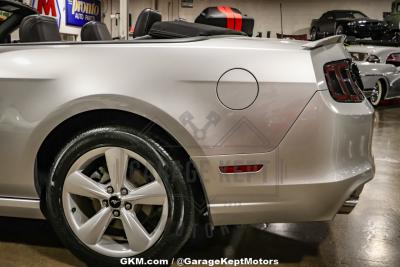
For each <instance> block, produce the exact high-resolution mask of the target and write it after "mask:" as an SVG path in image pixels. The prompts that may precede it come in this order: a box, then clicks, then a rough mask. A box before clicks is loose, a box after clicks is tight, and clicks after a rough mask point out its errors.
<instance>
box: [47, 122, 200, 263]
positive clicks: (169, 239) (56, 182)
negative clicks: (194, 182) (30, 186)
mask: <svg viewBox="0 0 400 267" xmlns="http://www.w3.org/2000/svg"><path fill="white" fill-rule="evenodd" d="M106 146H116V147H122V148H125V149H128V150H131V151H134V152H135V153H137V154H139V155H141V156H142V157H143V158H145V159H146V160H147V161H148V162H150V163H151V165H152V166H153V167H154V168H155V169H156V171H157V172H158V174H159V175H160V177H161V179H162V181H163V183H164V185H165V190H166V192H167V195H168V205H169V209H168V219H167V222H166V225H165V229H164V232H163V233H162V235H161V237H160V238H159V240H158V241H157V242H156V243H155V244H154V245H153V246H152V247H150V248H149V249H148V250H146V251H144V252H143V253H141V254H139V255H136V256H135V257H139V258H145V259H146V258H147V259H150V258H151V259H170V258H172V257H173V256H174V255H175V254H176V253H177V252H178V251H179V250H180V249H181V247H182V246H183V245H184V244H185V243H186V241H187V240H188V239H189V237H190V234H191V232H192V228H193V225H194V223H195V217H194V205H193V203H194V202H193V196H192V192H191V189H190V187H189V186H188V184H187V183H186V181H185V179H184V178H183V175H182V173H181V171H180V170H179V166H178V165H177V164H176V163H175V161H174V160H173V159H172V157H171V156H170V155H169V154H168V152H167V151H166V150H165V149H163V147H161V146H160V145H159V144H158V143H157V142H155V141H154V139H153V138H151V137H149V136H146V135H143V134H141V133H138V132H136V131H135V130H132V129H127V128H123V127H115V126H113V127H102V128H98V129H92V130H88V131H86V132H84V133H82V134H80V135H78V136H76V137H75V138H74V139H73V140H72V141H71V142H70V143H68V144H67V145H66V146H65V147H64V148H63V149H62V151H61V152H60V153H59V154H58V156H57V157H56V159H55V162H54V164H53V166H52V169H51V172H50V179H49V181H48V184H47V188H46V194H47V203H46V204H47V211H48V212H47V213H48V214H47V216H48V220H49V221H50V223H51V225H52V227H53V228H54V230H55V232H56V233H57V235H58V237H59V238H60V240H61V241H62V242H63V244H64V245H65V246H66V247H67V248H68V249H70V250H71V252H72V253H73V254H75V255H76V256H77V257H78V258H80V259H81V260H83V261H84V262H86V263H87V264H88V265H89V266H92V265H93V266H120V258H117V257H109V256H104V255H101V254H99V253H97V252H95V251H93V250H91V249H89V248H88V247H87V246H86V245H85V244H83V243H82V242H81V241H80V239H79V238H78V237H77V236H76V235H75V234H74V233H73V232H72V230H71V228H70V226H69V225H68V222H67V220H66V217H65V214H64V211H63V204H62V190H63V186H64V180H65V177H66V175H67V172H68V170H69V169H70V167H71V165H72V164H73V163H74V162H75V161H76V160H77V159H78V158H79V157H80V156H81V155H83V154H84V153H86V152H88V151H90V150H92V149H95V148H99V147H106Z"/></svg>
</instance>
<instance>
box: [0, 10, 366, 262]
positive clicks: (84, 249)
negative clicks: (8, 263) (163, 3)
mask: <svg viewBox="0 0 400 267" xmlns="http://www.w3.org/2000/svg"><path fill="white" fill-rule="evenodd" d="M147 21H149V20H147ZM54 25H55V24H54V23H53V22H52V21H51V20H50V19H44V18H43V17H40V16H37V15H34V16H28V17H26V18H25V19H24V20H23V21H22V23H21V26H20V38H21V43H17V44H2V45H0V62H1V66H0V169H1V170H2V171H1V176H0V215H1V216H16V217H23V218H46V219H48V220H49V221H50V223H51V224H52V226H53V227H54V229H55V231H56V233H57V234H58V236H59V237H60V239H61V240H62V242H63V243H64V244H65V246H66V247H68V248H69V249H70V250H71V251H72V252H73V253H74V254H75V255H77V256H78V257H79V258H81V259H83V260H85V261H86V262H88V263H91V264H100V265H105V266H113V265H118V264H119V258H121V257H143V258H170V257H172V256H173V255H175V254H176V253H177V251H178V250H179V249H180V248H181V247H182V246H183V245H184V244H185V243H186V241H187V240H188V239H189V238H190V236H191V233H192V231H193V229H194V226H195V225H196V224H202V223H203V224H204V223H210V224H212V225H213V226H219V225H233V224H254V223H262V222H299V221H325V220H331V219H333V218H334V217H335V215H336V214H337V213H349V212H350V211H351V209H352V208H353V207H354V206H355V205H356V204H357V202H358V197H359V195H360V193H361V191H362V188H363V186H364V184H365V183H367V182H368V181H370V180H371V179H372V178H373V176H374V160H373V157H372V154H371V138H372V121H373V113H374V111H373V108H372V106H371V105H370V104H369V103H368V102H367V101H366V100H365V99H364V96H363V94H362V92H361V91H360V89H359V87H358V86H357V83H356V82H355V78H356V77H355V76H356V75H357V73H354V72H353V71H352V69H351V60H350V59H349V58H348V56H347V55H348V54H347V53H346V51H345V49H344V47H343V44H342V37H340V36H334V37H330V38H327V39H323V40H319V41H316V42H311V43H306V42H299V41H290V40H274V39H270V40H268V39H252V38H249V37H246V36H243V35H242V33H240V32H234V31H231V30H226V29H222V28H217V27H213V26H208V25H199V24H195V23H188V22H184V21H177V22H155V23H154V24H153V25H152V26H151V27H149V26H148V25H146V27H144V28H145V29H149V28H150V30H146V31H144V32H145V35H143V36H139V37H137V39H135V40H132V41H127V42H122V41H121V42H112V41H98V42H81V43H62V42H49V41H52V40H53V39H58V37H57V34H56V30H55V29H56V26H54ZM26 27H29V28H26ZM27 29H29V31H28V30H27ZM93 29H94V30H99V28H97V27H93ZM136 30H139V28H137V27H136ZM38 32H40V35H39V34H37V33H38ZM138 35H139V34H138ZM91 36H96V34H93V35H91ZM178 37H179V38H178ZM85 38H86V37H84V38H83V39H85ZM31 40H34V42H32V41H31ZM3 230H4V229H3Z"/></svg>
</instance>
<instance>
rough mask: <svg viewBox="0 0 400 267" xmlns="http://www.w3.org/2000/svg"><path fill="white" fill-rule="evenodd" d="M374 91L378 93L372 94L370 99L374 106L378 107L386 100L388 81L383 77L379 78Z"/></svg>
mask: <svg viewBox="0 0 400 267" xmlns="http://www.w3.org/2000/svg"><path fill="white" fill-rule="evenodd" d="M374 91H376V94H375V95H374V96H371V97H370V98H369V101H370V102H371V104H372V105H373V106H374V107H378V106H379V105H380V104H381V103H382V101H383V100H385V95H386V82H385V81H384V80H382V79H379V80H377V81H376V84H375V89H374Z"/></svg>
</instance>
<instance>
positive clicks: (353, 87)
mask: <svg viewBox="0 0 400 267" xmlns="http://www.w3.org/2000/svg"><path fill="white" fill-rule="evenodd" d="M324 73H325V79H326V82H327V84H328V89H329V92H330V93H331V95H332V97H333V99H335V100H336V101H338V102H345V103H359V102H362V101H363V100H364V95H363V93H362V82H361V79H360V74H359V71H358V68H357V66H356V65H355V64H352V63H351V61H350V60H340V61H335V62H330V63H327V64H325V66H324Z"/></svg>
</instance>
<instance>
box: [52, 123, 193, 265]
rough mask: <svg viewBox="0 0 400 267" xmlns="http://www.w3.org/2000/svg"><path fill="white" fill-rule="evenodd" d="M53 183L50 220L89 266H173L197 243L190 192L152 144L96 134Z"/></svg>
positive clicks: (64, 161)
mask: <svg viewBox="0 0 400 267" xmlns="http://www.w3.org/2000/svg"><path fill="white" fill-rule="evenodd" d="M50 177H51V179H50V180H49V184H48V187H47V216H48V219H49V220H50V222H51V223H52V225H53V228H54V229H55V231H56V232H57V234H58V235H59V237H60V238H61V240H62V241H63V242H64V244H65V245H66V246H67V247H68V248H69V249H71V251H72V252H74V253H75V255H77V256H78V257H80V258H81V259H83V260H84V261H86V262H87V263H89V264H96V265H99V264H100V265H102V266H103V265H104V266H114V265H115V266H117V265H118V264H119V259H120V258H121V257H142V258H170V257H172V256H173V255H174V254H175V253H176V252H177V251H178V250H179V249H180V248H181V247H182V246H183V245H184V244H185V243H186V241H187V240H188V238H189V237H190V234H191V232H192V228H193V225H194V205H193V204H194V203H193V197H192V193H191V188H190V185H188V184H187V182H186V181H185V179H184V177H183V175H182V173H181V171H180V169H179V166H178V165H177V164H176V160H174V159H173V158H172V157H171V155H170V154H169V153H168V152H167V149H165V148H163V147H161V146H160V145H159V144H158V143H157V142H156V141H155V140H154V139H152V138H151V136H147V135H142V134H140V133H137V132H136V131H134V130H131V129H126V128H119V127H110V128H105V127H103V128H99V129H91V130H88V131H86V132H84V133H82V134H80V135H79V136H78V137H76V138H74V139H73V140H72V141H71V142H70V143H69V144H68V145H66V147H65V148H64V149H63V150H62V151H61V152H60V154H59V155H58V157H57V158H56V160H55V163H54V165H53V168H52V170H51V176H50Z"/></svg>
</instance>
